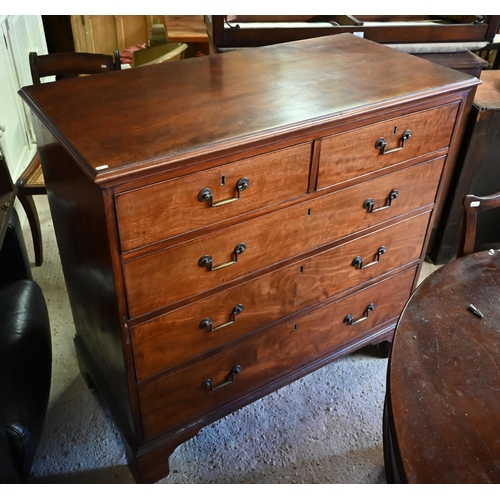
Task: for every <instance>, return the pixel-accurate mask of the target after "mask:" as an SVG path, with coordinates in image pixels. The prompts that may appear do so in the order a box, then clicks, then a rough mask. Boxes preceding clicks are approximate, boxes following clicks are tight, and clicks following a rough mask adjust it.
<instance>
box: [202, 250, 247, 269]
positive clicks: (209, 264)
mask: <svg viewBox="0 0 500 500" xmlns="http://www.w3.org/2000/svg"><path fill="white" fill-rule="evenodd" d="M246 249H247V246H246V245H245V243H239V244H238V245H236V246H235V247H234V250H233V254H234V258H233V260H230V261H229V262H224V263H223V264H219V265H218V266H214V264H213V261H212V256H211V255H204V256H203V257H200V258H199V260H198V265H199V266H200V267H206V268H208V270H209V271H217V270H218V269H224V268H225V267H228V266H232V265H233V264H236V263H237V262H238V255H241V254H242V253H243V252H244V251H245V250H246Z"/></svg>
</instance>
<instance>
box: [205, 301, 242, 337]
mask: <svg viewBox="0 0 500 500" xmlns="http://www.w3.org/2000/svg"><path fill="white" fill-rule="evenodd" d="M242 312H243V304H237V305H235V306H234V308H233V310H232V311H231V314H230V315H229V321H227V322H226V323H223V324H222V325H219V326H215V327H214V325H213V323H212V318H205V319H202V320H201V321H200V328H201V329H202V330H205V329H207V328H208V331H209V332H215V331H217V330H221V329H222V328H226V326H229V325H232V324H233V323H234V322H235V321H236V316H237V315H238V314H240V313H242Z"/></svg>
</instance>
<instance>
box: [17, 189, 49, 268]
mask: <svg viewBox="0 0 500 500" xmlns="http://www.w3.org/2000/svg"><path fill="white" fill-rule="evenodd" d="M17 197H18V199H19V201H20V202H21V205H22V206H23V208H24V211H25V212H26V216H27V217H28V222H29V225H30V229H31V236H32V238H33V248H34V249H35V264H36V265H37V266H41V265H42V262H43V247H42V231H41V229H40V219H39V218H38V211H37V209H36V205H35V201H34V200H33V196H31V195H29V194H28V195H26V194H24V193H21V192H18V193H17Z"/></svg>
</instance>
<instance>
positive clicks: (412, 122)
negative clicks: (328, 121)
mask: <svg viewBox="0 0 500 500" xmlns="http://www.w3.org/2000/svg"><path fill="white" fill-rule="evenodd" d="M458 106H459V104H458V103H454V104H450V105H447V106H440V107H436V108H432V109H430V110H427V111H421V112H418V113H412V114H407V115H402V116H398V117H397V118H394V119H391V120H387V121H383V122H380V123H377V124H375V125H369V126H366V127H361V128H359V129H355V130H352V131H349V132H345V133H342V134H337V135H333V136H330V137H326V138H325V139H323V140H322V143H321V156H320V164H319V173H318V189H322V188H325V187H328V186H332V185H335V184H339V183H341V182H344V181H347V180H352V179H355V178H358V177H361V176H363V175H366V174H368V173H370V172H374V171H376V170H381V169H383V168H385V167H388V166H390V165H393V164H396V163H399V162H402V161H406V160H410V159H413V158H416V157H418V156H421V155H423V154H426V153H431V152H433V151H438V150H440V149H443V148H447V147H448V146H449V143H450V137H451V133H452V131H453V127H454V124H455V118H456V115H457V111H458ZM405 137H406V139H405ZM384 143H386V146H384Z"/></svg>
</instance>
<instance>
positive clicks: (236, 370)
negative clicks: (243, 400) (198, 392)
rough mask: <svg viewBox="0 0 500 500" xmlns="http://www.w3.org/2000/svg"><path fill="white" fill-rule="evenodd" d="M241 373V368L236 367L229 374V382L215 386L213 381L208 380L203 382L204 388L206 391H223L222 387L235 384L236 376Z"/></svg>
mask: <svg viewBox="0 0 500 500" xmlns="http://www.w3.org/2000/svg"><path fill="white" fill-rule="evenodd" d="M240 372H241V366H240V365H236V366H235V367H234V368H233V369H232V370H231V371H230V372H229V375H228V377H229V380H226V381H225V382H222V384H219V385H215V386H214V385H213V382H212V379H211V378H207V379H206V380H204V381H203V384H202V386H203V387H204V388H205V389H210V390H211V391H216V390H217V389H222V387H226V385H229V384H232V383H233V382H234V377H235V375H238V373H240Z"/></svg>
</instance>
